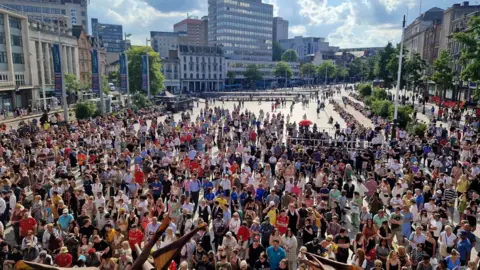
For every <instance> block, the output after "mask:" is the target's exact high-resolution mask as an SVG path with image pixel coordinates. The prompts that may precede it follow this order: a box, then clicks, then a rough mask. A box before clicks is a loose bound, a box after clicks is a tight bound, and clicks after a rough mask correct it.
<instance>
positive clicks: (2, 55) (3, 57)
mask: <svg viewBox="0 0 480 270" xmlns="http://www.w3.org/2000/svg"><path fill="white" fill-rule="evenodd" d="M7 62H8V58H7V52H0V63H7Z"/></svg>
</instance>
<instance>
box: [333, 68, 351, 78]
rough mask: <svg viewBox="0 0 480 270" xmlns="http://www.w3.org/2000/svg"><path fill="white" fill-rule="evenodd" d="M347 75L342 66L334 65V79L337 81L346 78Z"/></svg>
mask: <svg viewBox="0 0 480 270" xmlns="http://www.w3.org/2000/svg"><path fill="white" fill-rule="evenodd" d="M347 76H348V70H347V69H346V68H345V67H342V66H335V79H336V80H337V81H340V80H342V81H343V80H344V79H345V80H346V77H347Z"/></svg>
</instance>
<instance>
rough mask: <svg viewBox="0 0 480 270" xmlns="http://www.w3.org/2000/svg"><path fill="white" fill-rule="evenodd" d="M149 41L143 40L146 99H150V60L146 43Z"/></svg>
mask: <svg viewBox="0 0 480 270" xmlns="http://www.w3.org/2000/svg"><path fill="white" fill-rule="evenodd" d="M149 41H150V39H148V38H145V47H146V48H145V54H146V55H147V97H148V99H152V96H151V94H150V58H149V57H148V42H149Z"/></svg>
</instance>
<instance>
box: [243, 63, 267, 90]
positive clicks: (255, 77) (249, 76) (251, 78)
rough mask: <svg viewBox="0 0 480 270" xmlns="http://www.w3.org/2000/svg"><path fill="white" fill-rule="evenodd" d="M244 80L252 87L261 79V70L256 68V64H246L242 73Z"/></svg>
mask: <svg viewBox="0 0 480 270" xmlns="http://www.w3.org/2000/svg"><path fill="white" fill-rule="evenodd" d="M243 76H245V80H246V81H247V82H249V84H250V86H251V87H252V88H253V87H254V86H255V83H256V82H257V81H260V80H262V79H263V76H262V72H261V71H260V70H259V69H258V66H257V65H255V64H250V65H248V66H247V70H245V72H244V73H243Z"/></svg>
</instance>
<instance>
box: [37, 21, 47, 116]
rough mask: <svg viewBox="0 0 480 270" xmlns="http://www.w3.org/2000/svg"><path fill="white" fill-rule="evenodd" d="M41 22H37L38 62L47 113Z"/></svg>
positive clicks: (44, 106)
mask: <svg viewBox="0 0 480 270" xmlns="http://www.w3.org/2000/svg"><path fill="white" fill-rule="evenodd" d="M40 25H41V22H40V21H37V34H38V52H39V54H38V62H39V63H40V78H42V95H43V110H44V111H47V93H46V91H45V67H44V66H43V63H44V60H43V46H42V36H41V35H40Z"/></svg>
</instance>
